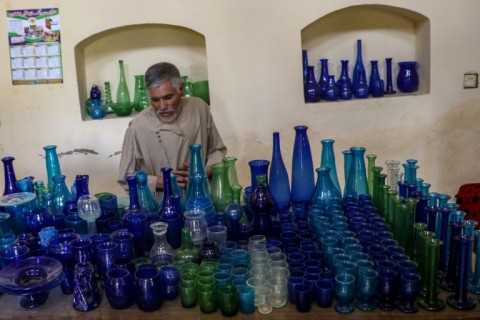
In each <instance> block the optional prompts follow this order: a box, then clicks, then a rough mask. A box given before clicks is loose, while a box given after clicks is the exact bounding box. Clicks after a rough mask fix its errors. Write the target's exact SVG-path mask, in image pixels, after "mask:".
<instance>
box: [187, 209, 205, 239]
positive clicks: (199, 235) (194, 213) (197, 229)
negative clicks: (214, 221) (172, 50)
mask: <svg viewBox="0 0 480 320" xmlns="http://www.w3.org/2000/svg"><path fill="white" fill-rule="evenodd" d="M183 216H184V217H185V228H188V229H189V231H190V236H191V241H192V243H193V245H194V246H196V247H200V246H201V244H202V242H203V240H205V238H206V237H207V228H208V226H207V221H206V220H205V212H204V211H202V210H187V211H185V212H184V213H183Z"/></svg>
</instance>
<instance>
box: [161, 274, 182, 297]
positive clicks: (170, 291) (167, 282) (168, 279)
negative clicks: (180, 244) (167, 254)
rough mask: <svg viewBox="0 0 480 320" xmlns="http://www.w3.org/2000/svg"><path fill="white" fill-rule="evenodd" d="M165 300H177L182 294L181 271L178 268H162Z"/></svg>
mask: <svg viewBox="0 0 480 320" xmlns="http://www.w3.org/2000/svg"><path fill="white" fill-rule="evenodd" d="M160 280H161V285H162V292H163V299H164V300H175V299H176V298H177V296H178V295H179V293H180V270H179V269H178V268H177V267H176V266H163V267H161V268H160Z"/></svg>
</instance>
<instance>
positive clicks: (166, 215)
mask: <svg viewBox="0 0 480 320" xmlns="http://www.w3.org/2000/svg"><path fill="white" fill-rule="evenodd" d="M160 170H161V171H162V174H163V202H162V204H163V205H162V208H161V209H160V213H159V217H160V221H163V222H166V223H168V229H167V241H168V243H169V244H170V245H171V246H172V247H173V249H177V248H179V247H180V244H181V242H182V228H183V216H182V215H181V214H180V212H178V210H177V209H178V208H177V206H176V205H175V203H174V201H173V198H172V183H171V181H170V174H171V172H172V168H169V167H164V168H162V169H160Z"/></svg>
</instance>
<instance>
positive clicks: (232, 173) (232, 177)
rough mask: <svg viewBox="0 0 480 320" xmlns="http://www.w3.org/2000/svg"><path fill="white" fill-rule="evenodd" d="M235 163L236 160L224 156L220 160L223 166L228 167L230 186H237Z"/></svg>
mask: <svg viewBox="0 0 480 320" xmlns="http://www.w3.org/2000/svg"><path fill="white" fill-rule="evenodd" d="M236 161H237V158H235V157H232V156H226V157H224V158H223V159H222V162H223V164H224V165H226V166H227V167H228V182H230V186H233V185H236V184H238V176H237V168H236V166H235V163H236Z"/></svg>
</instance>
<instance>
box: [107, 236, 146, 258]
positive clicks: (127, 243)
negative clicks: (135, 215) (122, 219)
mask: <svg viewBox="0 0 480 320" xmlns="http://www.w3.org/2000/svg"><path fill="white" fill-rule="evenodd" d="M111 238H112V241H113V242H115V243H117V244H118V251H119V256H120V257H126V258H130V259H133V258H135V251H134V245H133V234H132V233H131V232H129V231H127V230H126V229H120V230H117V231H115V232H113V233H112V234H111ZM142 256H143V255H142Z"/></svg>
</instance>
